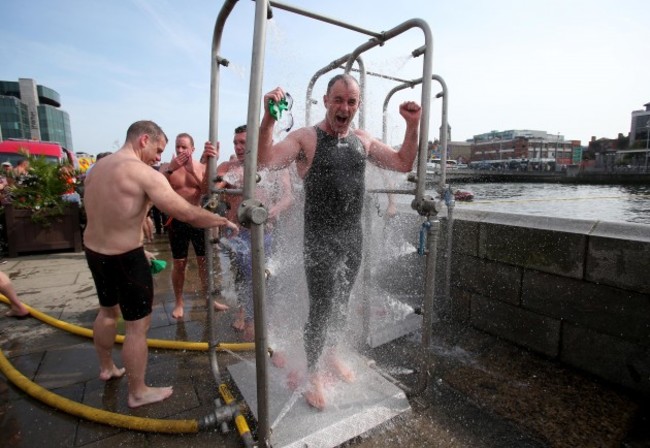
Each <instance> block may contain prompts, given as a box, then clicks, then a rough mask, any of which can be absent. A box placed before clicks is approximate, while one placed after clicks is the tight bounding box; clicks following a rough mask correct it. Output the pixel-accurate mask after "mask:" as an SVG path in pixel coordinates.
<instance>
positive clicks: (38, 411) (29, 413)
mask: <svg viewBox="0 0 650 448" xmlns="http://www.w3.org/2000/svg"><path fill="white" fill-rule="evenodd" d="M56 392H57V393H58V394H60V395H62V396H64V397H66V398H68V399H70V400H74V401H79V400H81V396H82V393H83V385H79V384H77V385H74V386H71V387H68V388H64V389H60V390H57V391H56ZM3 408H4V409H3V412H4V418H3V419H2V424H1V425H0V440H2V441H3V444H4V443H6V445H4V446H7V447H11V448H33V447H39V446H51V447H63V446H74V438H75V432H76V428H77V418H75V417H72V416H70V415H68V414H66V413H65V412H61V411H58V410H55V409H53V408H52V407H50V406H47V405H44V404H42V403H41V402H39V401H38V400H35V399H31V398H26V399H22V400H16V401H12V402H11V404H10V405H9V406H3Z"/></svg>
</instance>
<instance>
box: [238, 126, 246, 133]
mask: <svg viewBox="0 0 650 448" xmlns="http://www.w3.org/2000/svg"><path fill="white" fill-rule="evenodd" d="M242 132H246V125H245V124H242V125H241V126H237V127H236V128H235V134H241V133H242Z"/></svg>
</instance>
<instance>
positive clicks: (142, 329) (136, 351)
mask: <svg viewBox="0 0 650 448" xmlns="http://www.w3.org/2000/svg"><path fill="white" fill-rule="evenodd" d="M125 323H126V338H125V339H124V347H123V349H122V359H123V360H124V365H125V366H126V372H127V373H126V376H127V378H128V380H129V398H128V405H129V407H131V408H137V407H139V406H143V405H145V404H151V403H156V402H159V401H162V400H164V399H166V398H168V397H169V396H170V395H171V394H172V392H173V389H172V387H171V386H168V387H149V386H147V384H146V383H145V381H144V377H145V371H146V370H147V357H148V356H149V349H148V348H147V331H148V330H149V325H150V324H151V315H148V316H147V317H144V318H142V319H139V320H135V321H125Z"/></svg>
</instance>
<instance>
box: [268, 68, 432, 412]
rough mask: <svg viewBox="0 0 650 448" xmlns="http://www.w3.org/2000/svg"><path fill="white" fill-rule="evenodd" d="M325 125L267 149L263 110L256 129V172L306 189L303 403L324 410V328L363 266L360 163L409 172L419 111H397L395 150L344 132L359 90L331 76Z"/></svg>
mask: <svg viewBox="0 0 650 448" xmlns="http://www.w3.org/2000/svg"><path fill="white" fill-rule="evenodd" d="M284 96H285V93H284V90H283V89H282V88H280V87H278V88H276V89H274V90H272V91H271V92H269V93H267V94H266V95H265V96H264V104H268V102H269V100H271V99H272V100H274V101H276V102H279V101H280V100H281V99H282V98H283V97H284ZM323 103H324V105H325V107H326V109H327V110H326V114H325V119H324V120H323V121H321V122H320V123H318V124H317V125H316V126H312V127H304V128H301V129H297V130H295V131H293V132H291V133H289V134H288V135H287V136H286V138H285V139H284V140H282V141H280V142H278V143H276V144H273V125H274V119H273V117H272V116H271V114H270V112H269V110H268V108H266V107H265V108H264V109H265V110H264V117H263V118H262V123H261V125H260V141H259V152H258V161H259V163H260V166H267V167H269V168H271V169H278V168H283V167H286V166H288V165H289V164H290V163H292V162H294V161H295V162H296V166H297V169H298V174H299V175H300V177H302V178H303V181H304V189H305V214H304V223H305V226H304V227H305V230H304V232H305V233H304V249H303V256H304V262H305V274H306V278H307V288H308V292H309V317H308V320H307V324H306V325H305V331H304V338H303V340H304V345H305V352H306V355H307V369H308V376H309V378H308V384H307V390H306V392H305V398H306V399H307V402H308V403H309V404H310V405H312V406H314V407H316V408H318V409H323V408H324V406H325V396H324V390H323V387H324V383H323V381H324V378H323V377H324V374H323V373H322V372H321V371H320V365H319V359H320V357H321V354H322V353H323V351H324V349H325V344H326V333H327V330H328V327H330V326H331V327H333V329H334V330H337V329H341V328H342V326H343V324H344V323H345V316H344V313H343V311H342V308H344V307H345V305H346V304H347V302H348V299H349V297H350V292H351V290H352V287H353V286H354V281H355V279H356V276H357V272H358V270H359V267H360V264H361V249H362V244H363V243H362V237H363V235H362V226H361V211H362V208H363V197H364V190H365V184H364V171H365V165H366V160H368V161H370V162H372V163H374V164H376V165H377V166H379V167H381V168H386V169H391V170H395V171H400V172H408V171H410V170H411V169H412V167H413V161H414V160H415V156H416V154H417V150H418V131H419V123H420V115H421V108H420V106H419V105H418V104H417V103H414V102H411V101H408V102H405V103H402V104H401V105H400V107H399V112H400V115H402V117H403V118H404V120H405V122H406V130H405V134H404V141H403V143H402V147H401V149H400V150H399V151H395V150H394V149H392V148H391V147H390V146H388V145H386V144H384V143H382V142H381V141H380V140H378V139H376V138H374V137H372V136H371V135H370V134H368V133H367V132H366V131H364V130H361V129H356V130H352V129H351V128H350V125H351V123H352V120H353V118H354V115H355V114H356V112H357V110H358V108H359V105H360V90H359V84H358V83H357V81H356V79H354V78H353V77H352V76H350V75H337V76H335V77H333V78H332V79H331V80H330V82H329V83H328V85H327V92H326V94H325V95H324V96H323ZM327 353H328V354H327V356H326V357H325V359H324V361H325V362H326V364H327V367H328V368H331V369H332V370H334V371H335V372H336V373H338V374H339V375H340V376H341V377H342V378H343V379H344V380H345V381H348V382H351V381H354V372H352V371H351V370H350V369H349V368H348V367H347V366H346V365H345V364H344V363H343V362H342V361H341V360H340V359H338V358H337V357H336V355H335V353H334V350H333V348H332V347H330V348H328V350H327Z"/></svg>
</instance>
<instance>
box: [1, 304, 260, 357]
mask: <svg viewBox="0 0 650 448" xmlns="http://www.w3.org/2000/svg"><path fill="white" fill-rule="evenodd" d="M0 301H2V302H4V303H6V304H10V303H11V302H9V299H7V298H6V297H5V296H4V295H2V294H0ZM23 305H25V308H27V309H28V310H29V314H31V315H32V316H33V317H35V318H36V319H38V320H40V321H42V322H45V323H46V324H48V325H51V326H53V327H56V328H59V329H61V330H65V331H67V332H68V333H72V334H76V335H78V336H83V337H86V338H90V339H92V338H93V331H92V330H91V329H89V328H84V327H80V326H78V325H74V324H71V323H68V322H64V321H62V320H58V319H55V318H53V317H52V316H49V315H47V314H45V313H42V312H40V311H38V310H37V309H34V308H32V307H30V306H29V305H27V304H26V303H24V302H23ZM115 342H117V343H118V344H122V343H123V342H124V336H123V335H121V334H118V335H117V336H116V337H115ZM147 345H148V346H149V347H150V348H162V349H167V350H195V351H207V350H208V343H207V342H188V341H170V340H165V339H147ZM217 350H220V351H231V352H242V351H252V350H255V343H254V342H225V343H219V344H217Z"/></svg>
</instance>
